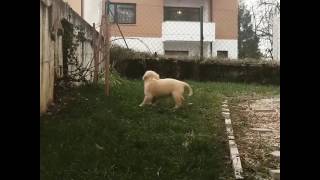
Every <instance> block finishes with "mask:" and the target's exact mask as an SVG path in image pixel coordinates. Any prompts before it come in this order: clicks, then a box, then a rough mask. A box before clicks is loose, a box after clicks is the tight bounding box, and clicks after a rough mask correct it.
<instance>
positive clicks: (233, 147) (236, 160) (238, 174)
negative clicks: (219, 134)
mask: <svg viewBox="0 0 320 180" xmlns="http://www.w3.org/2000/svg"><path fill="white" fill-rule="evenodd" d="M222 116H223V117H224V118H225V124H226V131H227V136H228V141H229V149H230V158H231V161H232V167H233V170H234V175H235V178H236V179H244V178H243V176H242V173H243V170H242V166H241V160H240V155H239V151H238V147H237V144H236V142H235V138H234V135H233V129H232V122H231V118H230V110H229V108H228V101H227V100H225V101H223V102H222Z"/></svg>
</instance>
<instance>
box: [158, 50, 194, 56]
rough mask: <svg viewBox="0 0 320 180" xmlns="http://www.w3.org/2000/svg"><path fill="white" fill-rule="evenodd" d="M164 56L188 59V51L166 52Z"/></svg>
mask: <svg viewBox="0 0 320 180" xmlns="http://www.w3.org/2000/svg"><path fill="white" fill-rule="evenodd" d="M164 54H165V55H166V56H168V57H187V56H188V55H189V52H188V51H165V52H164Z"/></svg>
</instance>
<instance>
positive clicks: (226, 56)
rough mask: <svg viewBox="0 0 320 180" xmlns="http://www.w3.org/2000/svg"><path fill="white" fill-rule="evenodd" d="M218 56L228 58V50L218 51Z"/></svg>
mask: <svg viewBox="0 0 320 180" xmlns="http://www.w3.org/2000/svg"><path fill="white" fill-rule="evenodd" d="M217 56H218V58H228V51H217Z"/></svg>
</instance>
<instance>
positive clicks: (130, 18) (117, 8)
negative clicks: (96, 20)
mask: <svg viewBox="0 0 320 180" xmlns="http://www.w3.org/2000/svg"><path fill="white" fill-rule="evenodd" d="M107 12H108V13H109V17H110V22H111V23H119V24H135V23H136V4H131V3H130V4H129V3H110V4H109V8H108V9H107Z"/></svg>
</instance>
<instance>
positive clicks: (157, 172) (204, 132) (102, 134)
mask: <svg viewBox="0 0 320 180" xmlns="http://www.w3.org/2000/svg"><path fill="white" fill-rule="evenodd" d="M190 84H191V86H192V87H193V90H194V95H193V96H191V97H186V101H187V102H188V103H189V102H191V103H193V104H192V105H185V106H184V107H182V108H181V109H179V110H177V111H173V110H172V107H173V106H174V103H173V102H172V100H171V99H169V98H168V99H162V100H160V102H159V104H158V105H157V106H155V107H143V108H141V107H138V105H139V104H140V103H141V101H142V99H143V82H141V81H128V80H125V83H123V84H122V85H120V86H118V87H114V88H112V89H111V95H110V96H109V97H106V96H104V89H103V85H100V86H98V87H93V86H85V87H81V88H78V89H74V90H71V91H70V92H68V93H67V94H66V95H65V96H64V99H65V100H64V101H65V102H66V104H65V105H64V106H63V107H62V109H61V111H59V112H56V113H53V114H51V115H43V116H42V117H41V121H40V177H41V179H43V180H51V179H57V180H58V179H59V180H63V179H68V180H72V179H74V180H82V179H88V180H95V179H121V180H122V179H138V180H142V179H148V180H149V179H193V180H194V179H211V180H212V179H233V178H232V177H233V172H232V166H231V163H230V160H229V149H228V144H227V138H226V134H225V126H224V120H223V117H222V116H221V102H222V100H223V99H224V98H225V97H226V96H240V95H241V96H242V95H246V96H247V95H252V94H258V95H261V96H271V95H274V94H279V87H275V86H261V85H245V84H233V83H198V82H190Z"/></svg>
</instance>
